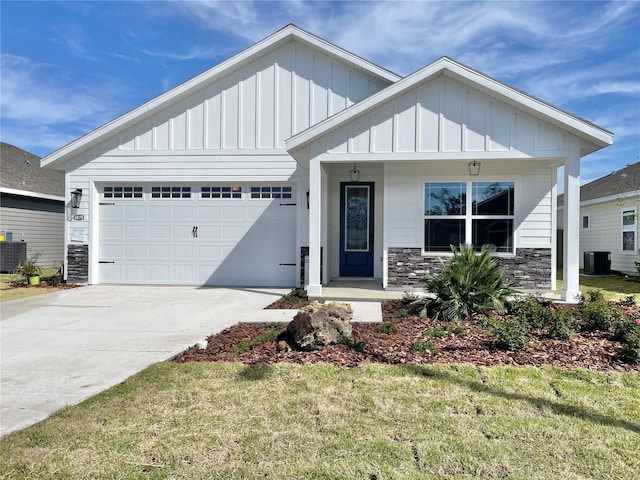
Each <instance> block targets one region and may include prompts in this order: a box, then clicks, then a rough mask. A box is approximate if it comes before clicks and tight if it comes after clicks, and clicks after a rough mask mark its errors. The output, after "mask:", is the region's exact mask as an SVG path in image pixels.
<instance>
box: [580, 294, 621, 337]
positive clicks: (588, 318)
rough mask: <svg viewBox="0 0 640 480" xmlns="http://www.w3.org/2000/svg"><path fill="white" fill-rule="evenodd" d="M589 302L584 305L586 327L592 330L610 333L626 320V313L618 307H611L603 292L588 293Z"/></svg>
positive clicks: (582, 309) (583, 314)
mask: <svg viewBox="0 0 640 480" xmlns="http://www.w3.org/2000/svg"><path fill="white" fill-rule="evenodd" d="M587 295H588V300H587V301H586V302H583V304H582V308H581V311H582V316H583V318H584V321H585V326H586V327H587V328H589V329H592V330H602V331H605V332H606V331H608V330H610V329H611V328H612V327H613V326H614V325H616V324H617V323H619V322H621V321H623V320H624V312H623V311H622V309H621V308H620V307H618V306H617V305H610V304H609V303H607V302H606V301H605V299H604V296H603V295H602V293H601V292H598V291H593V292H587Z"/></svg>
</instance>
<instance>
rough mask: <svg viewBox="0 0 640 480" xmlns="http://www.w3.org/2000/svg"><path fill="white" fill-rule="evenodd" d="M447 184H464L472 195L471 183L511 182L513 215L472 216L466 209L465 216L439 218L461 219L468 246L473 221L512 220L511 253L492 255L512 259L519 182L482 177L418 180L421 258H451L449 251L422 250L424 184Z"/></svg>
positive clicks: (469, 196)
mask: <svg viewBox="0 0 640 480" xmlns="http://www.w3.org/2000/svg"><path fill="white" fill-rule="evenodd" d="M447 182H461V183H465V184H466V186H467V190H466V191H467V194H469V193H471V194H473V187H472V186H473V183H474V182H482V183H490V182H513V188H514V198H513V215H473V213H472V211H471V208H469V209H468V211H467V213H465V215H443V216H441V217H439V218H449V219H454V220H455V219H463V220H465V237H466V239H465V240H467V241H466V243H467V244H469V245H472V243H471V242H470V241H469V240H471V238H472V236H473V220H476V219H478V220H482V219H510V220H513V233H512V235H513V250H512V251H511V252H494V253H493V255H494V256H498V257H514V256H515V255H516V249H517V232H518V226H517V221H516V220H517V218H518V216H517V212H518V189H519V187H518V184H519V181H518V179H516V178H514V177H501V178H482V177H476V178H473V179H471V180H467V179H464V180H461V179H460V178H450V177H428V178H421V179H420V180H419V187H420V194H419V198H420V202H421V207H420V211H419V214H420V215H419V218H420V223H419V227H420V231H421V234H420V237H419V238H421V246H420V249H421V251H422V256H423V257H443V256H453V252H450V251H446V252H431V251H428V250H425V248H424V244H425V238H424V221H425V219H426V218H427V217H428V215H425V213H424V188H425V184H426V183H447ZM468 198H472V195H468Z"/></svg>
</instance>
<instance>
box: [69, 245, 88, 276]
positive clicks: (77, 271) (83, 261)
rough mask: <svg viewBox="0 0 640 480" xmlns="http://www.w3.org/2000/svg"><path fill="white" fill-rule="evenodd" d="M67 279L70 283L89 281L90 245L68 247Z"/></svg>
mask: <svg viewBox="0 0 640 480" xmlns="http://www.w3.org/2000/svg"><path fill="white" fill-rule="evenodd" d="M67 281H68V282H70V283H87V282H88V281H89V245H69V246H68V247H67Z"/></svg>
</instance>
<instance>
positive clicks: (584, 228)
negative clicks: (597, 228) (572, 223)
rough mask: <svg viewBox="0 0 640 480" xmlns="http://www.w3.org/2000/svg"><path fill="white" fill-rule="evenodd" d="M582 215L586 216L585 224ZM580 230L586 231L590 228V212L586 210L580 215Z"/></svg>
mask: <svg viewBox="0 0 640 480" xmlns="http://www.w3.org/2000/svg"><path fill="white" fill-rule="evenodd" d="M584 217H587V226H586V227H585V226H584ZM580 230H582V231H583V232H588V231H590V230H591V212H586V213H583V214H582V215H580Z"/></svg>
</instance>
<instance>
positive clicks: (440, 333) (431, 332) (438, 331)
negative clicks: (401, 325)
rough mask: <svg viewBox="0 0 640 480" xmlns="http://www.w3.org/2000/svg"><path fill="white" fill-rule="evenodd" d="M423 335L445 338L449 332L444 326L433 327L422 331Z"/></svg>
mask: <svg viewBox="0 0 640 480" xmlns="http://www.w3.org/2000/svg"><path fill="white" fill-rule="evenodd" d="M422 335H424V336H425V337H427V338H428V337H437V338H444V337H446V336H447V335H448V332H447V331H446V330H444V329H442V328H439V327H433V328H427V329H426V330H425V331H424V332H422Z"/></svg>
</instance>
